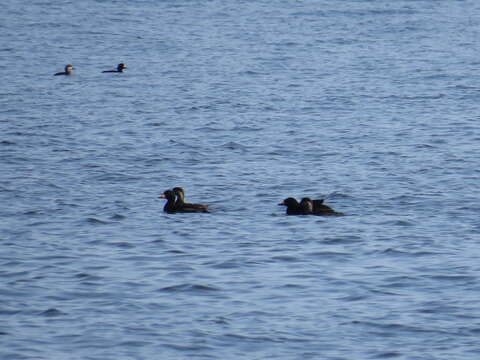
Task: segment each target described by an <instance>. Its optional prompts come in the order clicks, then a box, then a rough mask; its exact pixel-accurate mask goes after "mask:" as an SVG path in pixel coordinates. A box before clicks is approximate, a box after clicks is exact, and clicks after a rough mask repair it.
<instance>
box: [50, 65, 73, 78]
mask: <svg viewBox="0 0 480 360" xmlns="http://www.w3.org/2000/svg"><path fill="white" fill-rule="evenodd" d="M73 70H75V68H74V67H73V65H72V64H68V65H65V71H62V72H58V73H56V74H55V75H54V76H58V75H72V74H73Z"/></svg>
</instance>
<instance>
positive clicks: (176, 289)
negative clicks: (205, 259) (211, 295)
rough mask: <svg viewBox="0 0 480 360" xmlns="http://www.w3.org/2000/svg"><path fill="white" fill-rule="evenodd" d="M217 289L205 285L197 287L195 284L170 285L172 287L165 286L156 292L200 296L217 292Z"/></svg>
mask: <svg viewBox="0 0 480 360" xmlns="http://www.w3.org/2000/svg"><path fill="white" fill-rule="evenodd" d="M218 290H219V289H217V288H215V287H212V286H207V285H197V284H180V285H172V286H166V287H163V288H161V289H159V290H158V291H162V292H171V293H184V292H187V293H193V294H201V293H205V292H212V291H218Z"/></svg>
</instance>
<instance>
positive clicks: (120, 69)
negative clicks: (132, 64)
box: [102, 63, 127, 73]
mask: <svg viewBox="0 0 480 360" xmlns="http://www.w3.org/2000/svg"><path fill="white" fill-rule="evenodd" d="M126 68H127V65H125V64H124V63H120V64H118V65H117V70H104V71H102V73H121V72H123V70H124V69H126Z"/></svg>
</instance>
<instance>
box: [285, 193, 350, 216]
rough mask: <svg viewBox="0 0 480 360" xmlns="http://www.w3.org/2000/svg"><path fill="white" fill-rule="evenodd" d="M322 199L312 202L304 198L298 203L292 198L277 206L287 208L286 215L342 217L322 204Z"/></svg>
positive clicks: (339, 213)
mask: <svg viewBox="0 0 480 360" xmlns="http://www.w3.org/2000/svg"><path fill="white" fill-rule="evenodd" d="M323 201H324V200H323V199H320V200H312V199H310V198H308V197H304V198H303V199H302V200H301V201H300V203H299V202H298V201H297V200H295V199H294V198H291V197H290V198H286V199H285V200H283V202H281V203H280V204H278V205H283V206H286V207H287V215H343V213H341V212H337V211H335V210H333V209H332V208H331V207H330V206H328V205H325V204H323Z"/></svg>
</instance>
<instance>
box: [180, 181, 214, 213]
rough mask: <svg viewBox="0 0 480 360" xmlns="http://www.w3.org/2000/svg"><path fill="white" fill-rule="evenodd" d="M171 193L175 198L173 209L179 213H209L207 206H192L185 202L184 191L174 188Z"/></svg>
mask: <svg viewBox="0 0 480 360" xmlns="http://www.w3.org/2000/svg"><path fill="white" fill-rule="evenodd" d="M172 191H173V193H174V194H175V195H176V196H177V200H176V201H175V207H176V209H177V211H181V212H209V211H208V206H207V205H203V204H192V203H186V202H185V190H184V189H183V188H181V187H174V188H173V189H172Z"/></svg>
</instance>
